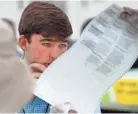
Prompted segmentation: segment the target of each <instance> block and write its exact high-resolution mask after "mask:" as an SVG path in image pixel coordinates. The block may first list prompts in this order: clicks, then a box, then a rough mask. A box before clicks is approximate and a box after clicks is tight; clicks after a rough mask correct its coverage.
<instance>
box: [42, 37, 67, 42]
mask: <svg viewBox="0 0 138 114" xmlns="http://www.w3.org/2000/svg"><path fill="white" fill-rule="evenodd" d="M40 41H52V42H69V38H55V37H44V38H43V39H41V40H40Z"/></svg>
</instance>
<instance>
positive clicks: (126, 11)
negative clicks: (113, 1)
mask: <svg viewBox="0 0 138 114" xmlns="http://www.w3.org/2000/svg"><path fill="white" fill-rule="evenodd" d="M123 9H124V12H125V13H128V14H130V15H133V14H134V13H136V11H135V10H134V9H132V8H129V7H123Z"/></svg>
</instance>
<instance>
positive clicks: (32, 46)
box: [19, 2, 72, 113]
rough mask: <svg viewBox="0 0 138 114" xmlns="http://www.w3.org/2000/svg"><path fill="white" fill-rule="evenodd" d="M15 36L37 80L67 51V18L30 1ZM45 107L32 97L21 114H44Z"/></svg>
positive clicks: (43, 102) (46, 108)
mask: <svg viewBox="0 0 138 114" xmlns="http://www.w3.org/2000/svg"><path fill="white" fill-rule="evenodd" d="M19 34H20V38H19V46H20V47H21V49H22V50H23V51H24V58H25V59H26V60H27V62H28V63H29V65H30V68H31V69H32V74H33V75H32V76H34V78H35V79H39V77H40V75H41V74H42V73H43V71H44V70H45V69H46V68H47V67H48V66H49V65H50V64H51V63H52V62H53V61H54V60H55V59H56V58H58V57H59V56H60V55H61V54H63V53H64V52H65V51H66V50H67V49H68V41H69V37H70V35H71V34H72V27H71V24H70V22H69V19H68V17H67V16H66V15H65V14H64V12H63V11H61V10H60V9H59V8H57V7H56V6H54V5H52V4H48V3H45V2H33V3H31V4H30V5H28V6H27V7H26V8H25V10H24V12H23V14H22V16H21V20H20V23H19ZM49 107H50V105H49V104H48V103H47V102H45V101H43V100H41V99H39V98H38V97H34V98H33V99H32V101H31V102H30V103H29V104H28V105H26V106H25V107H24V108H23V109H22V111H21V112H23V113H47V112H49ZM55 112H56V111H55ZM70 112H71V111H70Z"/></svg>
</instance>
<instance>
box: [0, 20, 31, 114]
mask: <svg viewBox="0 0 138 114" xmlns="http://www.w3.org/2000/svg"><path fill="white" fill-rule="evenodd" d="M16 44H17V42H16V38H15V34H14V32H13V28H12V27H11V26H10V25H9V24H8V23H6V22H5V21H4V20H0V113H15V112H18V111H19V110H20V109H21V108H22V107H23V106H24V105H25V104H26V103H28V102H29V100H30V99H31V97H32V91H33V82H32V79H31V77H30V71H29V68H27V67H28V66H27V65H26V63H22V62H21V61H20V59H18V58H17V52H16Z"/></svg>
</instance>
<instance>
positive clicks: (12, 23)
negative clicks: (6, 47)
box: [2, 18, 16, 36]
mask: <svg viewBox="0 0 138 114" xmlns="http://www.w3.org/2000/svg"><path fill="white" fill-rule="evenodd" d="M2 20H3V21H4V22H6V23H7V24H8V25H9V26H10V27H11V28H12V30H13V32H14V34H15V36H16V30H15V24H14V22H13V21H12V20H11V19H8V18H2Z"/></svg>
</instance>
